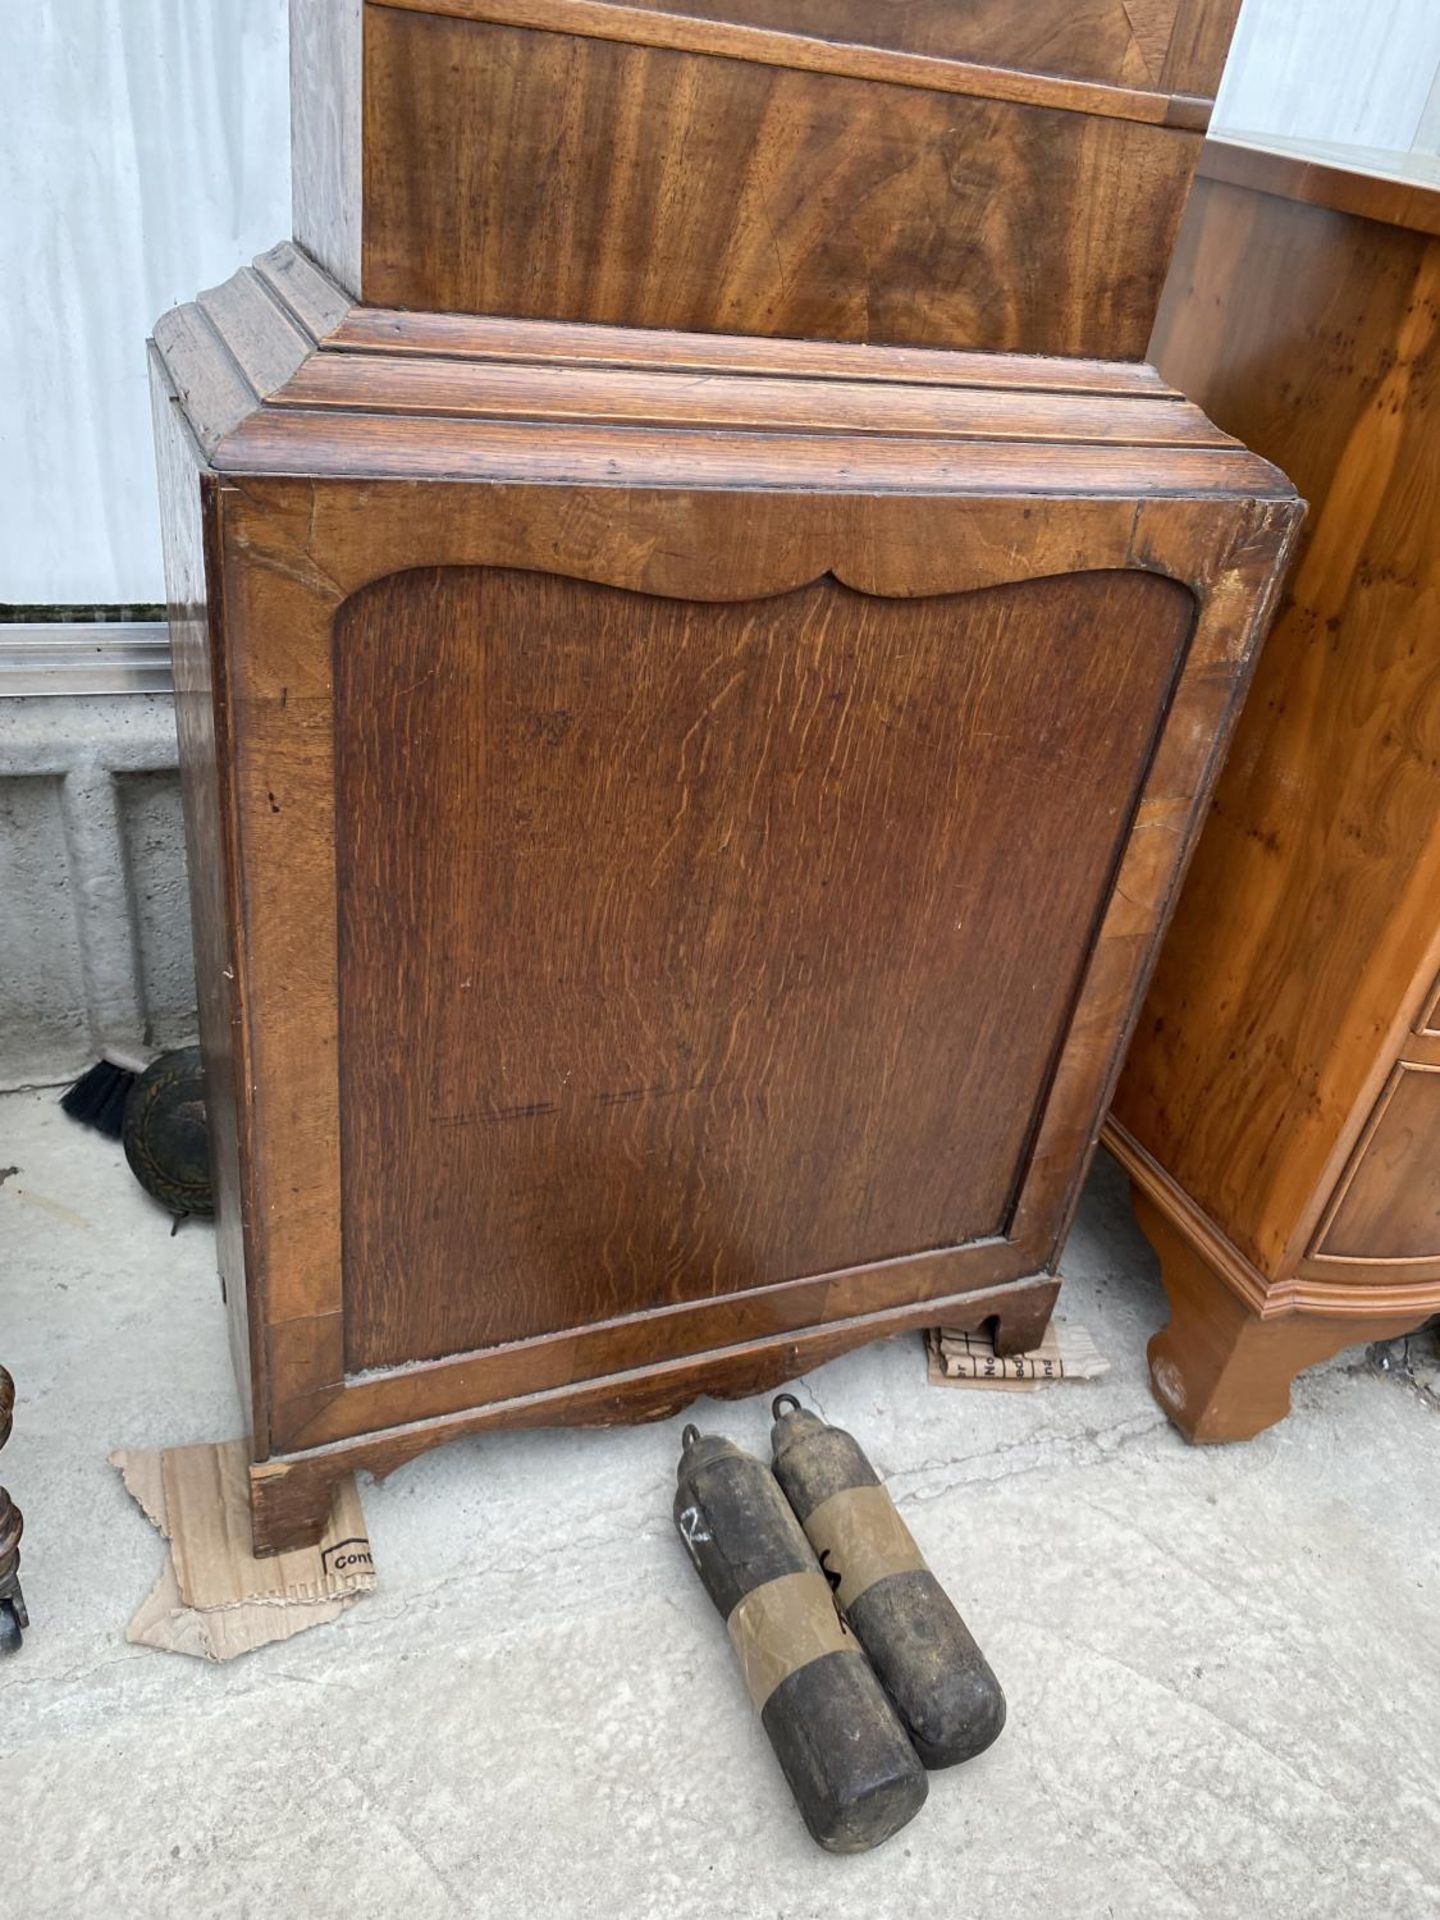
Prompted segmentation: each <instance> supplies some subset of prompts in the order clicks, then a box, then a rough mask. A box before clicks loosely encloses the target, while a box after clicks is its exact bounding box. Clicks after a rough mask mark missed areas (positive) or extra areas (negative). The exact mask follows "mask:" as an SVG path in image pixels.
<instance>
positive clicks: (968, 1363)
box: [925, 1320, 1110, 1393]
mask: <svg viewBox="0 0 1440 1920" xmlns="http://www.w3.org/2000/svg"><path fill="white" fill-rule="evenodd" d="M925 1344H926V1347H927V1348H928V1350H929V1374H930V1380H931V1383H932V1384H933V1385H935V1386H942V1387H999V1388H1000V1389H1002V1390H1003V1391H1008V1392H1011V1393H1015V1392H1019V1393H1026V1392H1028V1391H1029V1390H1030V1389H1031V1388H1033V1387H1043V1386H1044V1385H1045V1384H1046V1382H1047V1381H1050V1380H1098V1379H1099V1377H1100V1375H1101V1374H1102V1373H1108V1372H1109V1371H1110V1362H1109V1361H1108V1360H1107V1359H1106V1358H1105V1356H1104V1355H1103V1354H1102V1353H1101V1351H1100V1349H1099V1348H1098V1347H1097V1346H1096V1345H1095V1342H1094V1341H1093V1340H1092V1339H1091V1338H1090V1336H1089V1334H1088V1333H1087V1332H1086V1331H1085V1329H1084V1328H1083V1327H1077V1326H1075V1325H1073V1324H1072V1323H1070V1322H1067V1321H1064V1320H1052V1321H1051V1322H1050V1324H1049V1326H1048V1327H1047V1328H1046V1329H1045V1338H1044V1339H1043V1340H1042V1341H1041V1342H1040V1344H1039V1346H1038V1347H1036V1348H1034V1349H1033V1351H1032V1352H1030V1353H1016V1354H1011V1355H1010V1356H1009V1358H1008V1359H1004V1360H1002V1359H1001V1358H1000V1356H999V1355H998V1354H997V1353H996V1351H995V1344H994V1342H993V1340H992V1339H991V1337H990V1335H989V1333H988V1332H983V1331H982V1332H979V1333H966V1332H962V1331H960V1330H959V1329H958V1328H950V1327H932V1328H931V1329H930V1331H929V1332H928V1333H927V1334H926V1335H925Z"/></svg>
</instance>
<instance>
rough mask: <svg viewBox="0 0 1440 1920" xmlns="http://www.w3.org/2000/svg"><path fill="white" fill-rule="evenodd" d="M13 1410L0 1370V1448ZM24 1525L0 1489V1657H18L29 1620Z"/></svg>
mask: <svg viewBox="0 0 1440 1920" xmlns="http://www.w3.org/2000/svg"><path fill="white" fill-rule="evenodd" d="M14 1409H15V1382H14V1381H13V1380H12V1379H11V1378H10V1375H9V1374H8V1373H7V1372H6V1371H5V1369H4V1367H0V1447H3V1446H4V1445H5V1442H6V1441H7V1440H8V1439H9V1438H10V1422H11V1416H12V1414H13V1412H14ZM24 1531H25V1522H24V1520H23V1519H22V1518H21V1515H20V1509H19V1508H18V1507H17V1506H16V1504H15V1502H14V1501H13V1500H12V1499H11V1498H10V1496H9V1494H8V1493H7V1492H6V1491H5V1489H4V1487H0V1654H4V1653H18V1652H19V1650H20V1643H21V1639H22V1637H23V1635H24V1631H25V1629H26V1627H28V1626H29V1624H30V1616H29V1614H27V1613H26V1611H25V1596H24V1594H23V1593H21V1591H20V1536H21V1534H22V1533H23V1532H24Z"/></svg>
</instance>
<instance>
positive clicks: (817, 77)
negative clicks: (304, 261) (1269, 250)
mask: <svg viewBox="0 0 1440 1920" xmlns="http://www.w3.org/2000/svg"><path fill="white" fill-rule="evenodd" d="M1238 4H1239V0H632V3H631V4H621V0H363V4H362V0H292V19H291V49H292V60H291V72H292V98H293V124H294V138H293V161H294V166H293V174H294V183H295V229H294V231H295V237H296V239H297V240H299V241H300V242H301V243H302V244H303V245H304V246H305V247H306V248H307V250H308V251H309V252H310V253H311V254H312V255H313V256H314V257H315V258H316V259H317V260H318V261H319V262H320V263H321V264H322V265H323V266H325V267H326V268H327V269H328V270H329V271H330V273H331V274H333V275H334V277H335V278H336V279H337V280H338V281H339V282H340V283H341V284H342V285H343V286H344V287H346V289H347V290H348V291H349V292H350V293H351V294H352V295H353V296H354V297H356V298H357V299H361V300H364V301H366V302H367V303H368V304H370V305H372V306H388V307H405V308H415V309H423V310H427V311H429V310H442V309H443V310H452V311H458V312H470V313H502V314H509V315H512V316H518V317H522V318H527V319H546V320H581V321H589V322H600V323H615V324H622V325H628V326H640V327H654V328H693V329H698V330H701V331H707V332H711V331H713V332H721V333H742V334H764V335H777V336H792V337H797V338H809V339H823V340H843V341H868V342H871V343H875V342H884V343H890V344H896V345H914V346H941V347H961V348H971V347H974V348H987V349H993V350H997V351H1007V352H1026V353H1055V354H1082V355H1102V356H1105V357H1110V358H1115V359H1135V360H1139V359H1143V357H1144V354H1145V349H1146V342H1147V340H1148V338H1149V334H1150V328H1151V323H1152V321H1153V319H1154V314H1155V305H1156V301H1157V300H1158V298H1159V294H1160V289H1161V286H1162V284H1163V282H1164V279H1165V269H1166V266H1167V264H1168V261H1169V257H1170V250H1171V246H1172V244H1173V241H1174V236H1175V229H1176V225H1177V223H1178V221H1179V218H1180V214H1181V210H1182V208H1183V206H1184V204H1185V195H1186V192H1187V190H1188V188H1189V184H1190V178H1191V175H1192V173H1193V171H1194V167H1195V162H1196V160H1197V158H1198V156H1199V152H1200V146H1201V140H1202V136H1203V133H1204V130H1205V127H1206V125H1207V123H1208V121H1209V117H1210V108H1211V105H1212V99H1213V95H1214V92H1215V88H1216V86H1217V84H1218V82H1219V78H1220V72H1221V68H1222V66H1223V64H1224V59H1225V52H1226V49H1227V47H1228V45H1229V41H1230V34H1231V31H1232V29H1233V27H1234V23H1235V16H1236V13H1237V11H1238Z"/></svg>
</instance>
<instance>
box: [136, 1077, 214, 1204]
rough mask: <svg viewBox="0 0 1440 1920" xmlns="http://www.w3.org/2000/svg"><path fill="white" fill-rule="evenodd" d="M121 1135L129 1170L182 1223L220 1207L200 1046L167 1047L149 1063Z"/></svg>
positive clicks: (137, 1088) (138, 1084) (139, 1081)
mask: <svg viewBox="0 0 1440 1920" xmlns="http://www.w3.org/2000/svg"><path fill="white" fill-rule="evenodd" d="M120 1138H121V1142H122V1144H123V1146H124V1148H125V1158H126V1159H127V1160H128V1161H129V1162H130V1171H131V1172H132V1173H133V1174H134V1175H135V1178H136V1179H137V1180H138V1181H139V1182H140V1184H141V1186H142V1187H144V1189H145V1191H146V1192H147V1193H148V1194H151V1195H152V1196H153V1197H154V1198H155V1199H156V1200H158V1201H159V1202H160V1204H161V1206H162V1207H164V1208H165V1209H166V1211H167V1212H168V1213H172V1214H174V1215H175V1219H176V1224H177V1225H178V1224H179V1222H180V1221H181V1220H183V1219H185V1218H186V1217H187V1215H189V1214H192V1213H199V1214H212V1213H213V1212H214V1211H215V1200H214V1194H213V1191H212V1188H211V1185H210V1129H209V1126H208V1124H207V1121H206V1114H205V1070H204V1068H203V1067H202V1065H201V1063H200V1049H199V1048H198V1047H179V1048H177V1049H176V1050H175V1051H174V1052H173V1053H162V1054H161V1056H160V1058H159V1059H158V1060H155V1061H153V1062H152V1063H151V1064H150V1065H149V1066H148V1067H147V1068H146V1069H145V1071H144V1073H142V1074H141V1075H140V1077H139V1079H138V1080H137V1081H136V1082H135V1085H134V1086H133V1087H132V1088H131V1090H130V1097H129V1099H128V1100H127V1101H126V1103H125V1124H124V1127H123V1129H122V1130H121V1135H120Z"/></svg>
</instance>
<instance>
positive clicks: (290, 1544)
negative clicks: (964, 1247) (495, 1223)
mask: <svg viewBox="0 0 1440 1920" xmlns="http://www.w3.org/2000/svg"><path fill="white" fill-rule="evenodd" d="M1059 1292H1060V1282H1059V1280H1058V1279H1057V1278H1056V1277H1055V1276H1054V1275H1053V1274H1046V1273H1042V1274H1037V1275H1035V1276H1034V1277H1033V1278H1032V1279H1028V1280H1022V1281H1018V1282H1016V1283H1013V1284H1011V1285H1009V1286H1004V1287H987V1288H985V1289H984V1290H982V1291H979V1292H976V1293H975V1294H973V1295H972V1296H971V1297H969V1298H968V1299H965V1300H956V1299H953V1298H952V1299H942V1300H936V1301H930V1302H928V1303H918V1304H915V1305H912V1306H909V1307H906V1308H904V1309H903V1310H901V1311H900V1312H898V1313H896V1312H889V1313H884V1314H866V1315H861V1316H858V1317H856V1318H854V1319H850V1320H847V1321H844V1322H838V1323H836V1324H835V1325H833V1326H830V1327H819V1328H815V1329H812V1330H810V1331H807V1332H805V1333H803V1334H796V1335H789V1336H778V1337H775V1338H772V1339H768V1340H755V1341H752V1342H750V1343H748V1344H747V1345H744V1346H738V1347H735V1348H731V1349H729V1350H723V1351H720V1352H710V1353H701V1354H692V1355H689V1356H687V1357H685V1358H683V1359H680V1360H676V1361H672V1362H669V1363H667V1364H665V1365H662V1366H655V1367H650V1368H647V1369H646V1370H645V1372H644V1374H643V1376H637V1374H636V1373H633V1372H632V1373H629V1374H610V1375H607V1376H605V1377H603V1378H601V1379H597V1380H589V1381H583V1382H579V1383H576V1384H574V1385H571V1386H567V1387H560V1388H556V1389H554V1390H553V1391H551V1392H548V1393H528V1394H521V1395H517V1396H516V1397H514V1398H512V1399H508V1400H499V1401H495V1402H493V1403H492V1404H491V1405H489V1406H483V1407H470V1408H467V1409H465V1410H464V1411H463V1412H460V1413H455V1414H449V1415H446V1416H443V1417H441V1418H439V1419H433V1420H417V1421H415V1422H413V1423H412V1424H411V1425H409V1426H403V1427H393V1428H391V1429H390V1430H389V1431H388V1432H384V1433H369V1434H364V1435H361V1436H358V1437H357V1438H354V1439H350V1440H341V1441H337V1442H336V1443H335V1444H334V1445H332V1446H326V1447H315V1448H311V1449H309V1450H307V1451H305V1452H303V1453H293V1454H281V1455H276V1456H274V1457H272V1458H271V1459H269V1460H261V1461H256V1462H255V1463H254V1465H252V1467H251V1469H250V1516H251V1527H252V1532H253V1537H254V1547H255V1552H256V1553H257V1554H261V1555H265V1554H271V1553H285V1552H289V1551H290V1550H291V1549H292V1548H295V1547H305V1546H310V1545H313V1543H314V1542H315V1541H316V1540H318V1539H319V1537H320V1535H321V1534H322V1533H323V1531H324V1529H325V1523H326V1521H327V1520H328V1518H329V1516H330V1504H331V1499H332V1496H333V1494H334V1490H335V1484H336V1482H337V1481H338V1480H340V1479H342V1478H343V1477H344V1475H345V1474H347V1473H352V1472H355V1471H357V1470H362V1469H363V1470H364V1471H365V1472H368V1473H372V1474H374V1475H375V1477H376V1478H377V1479H381V1480H383V1479H384V1478H386V1476H387V1475H389V1474H391V1473H393V1472H394V1471H395V1469H396V1468H397V1467H403V1466H405V1465H406V1464H407V1463H408V1462H409V1461H411V1460H415V1459H418V1458H419V1457H420V1455H421V1454H422V1453H428V1452H430V1450H431V1449H432V1448H434V1447H439V1446H444V1445H446V1444H447V1443H448V1442H449V1441H451V1440H460V1439H464V1438H465V1437H466V1436H467V1435H469V1434H472V1433H484V1432H495V1431H500V1430H503V1429H506V1428H521V1427H564V1426H573V1427H610V1426H621V1425H629V1424H638V1423H640V1422H642V1421H648V1420H665V1419H668V1418H669V1417H670V1415H672V1414H675V1413H679V1412H681V1411H682V1410H683V1409H684V1408H685V1407H688V1406H689V1405H690V1403H691V1402H692V1401H693V1400H695V1399H696V1398H697V1397H698V1396H699V1395H701V1394H709V1395H712V1396H713V1397H714V1398H716V1399H720V1400H737V1399H743V1398H745V1397H747V1396H749V1395H751V1394H759V1393H769V1392H770V1391H771V1390H772V1389H773V1388H775V1387H779V1386H783V1385H785V1384H786V1383H787V1382H789V1381H792V1380H794V1379H795V1378H796V1376H797V1375H798V1374H800V1373H803V1372H805V1371H806V1370H807V1369H808V1368H810V1367H817V1366H823V1365H824V1364H825V1362H826V1361H829V1360H835V1359H838V1358H839V1356H840V1355H841V1354H843V1353H847V1352H850V1351H851V1350H853V1349H854V1348H857V1347H862V1346H868V1345H869V1344H870V1343H871V1342H872V1341H874V1340H877V1339H887V1338H890V1337H892V1336H893V1335H895V1334H897V1333H903V1332H905V1331H907V1330H913V1329H918V1328H922V1327H926V1326H930V1325H932V1324H938V1323H939V1322H940V1321H941V1320H942V1319H943V1321H944V1323H945V1325H946V1326H950V1327H965V1328H969V1329H972V1330H973V1329H976V1328H979V1327H981V1326H984V1325H985V1324H986V1322H990V1323H992V1326H993V1332H994V1339H995V1349H996V1351H997V1353H1000V1354H1015V1353H1028V1352H1029V1351H1030V1350H1031V1349H1032V1348H1033V1347H1037V1346H1039V1344H1040V1342H1041V1340H1042V1339H1043V1337H1044V1334H1045V1329H1046V1327H1047V1326H1048V1325H1049V1322H1050V1315H1051V1313H1052V1312H1053V1311H1054V1308H1055V1302H1056V1299H1057V1298H1058V1296H1059Z"/></svg>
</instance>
